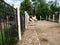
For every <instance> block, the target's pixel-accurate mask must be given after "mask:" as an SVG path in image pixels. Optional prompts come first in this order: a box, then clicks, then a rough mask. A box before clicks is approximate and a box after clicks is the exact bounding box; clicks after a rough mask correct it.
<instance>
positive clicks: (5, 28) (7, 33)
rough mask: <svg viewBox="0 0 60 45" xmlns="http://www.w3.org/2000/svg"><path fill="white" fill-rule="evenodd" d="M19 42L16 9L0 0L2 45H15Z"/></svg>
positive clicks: (0, 40)
mask: <svg viewBox="0 0 60 45" xmlns="http://www.w3.org/2000/svg"><path fill="white" fill-rule="evenodd" d="M17 40H18V26H17V15H16V9H14V8H13V7H12V6H10V5H9V4H7V3H5V2H4V1H2V0H0V45H15V43H16V42H17Z"/></svg>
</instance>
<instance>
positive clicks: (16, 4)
mask: <svg viewBox="0 0 60 45" xmlns="http://www.w3.org/2000/svg"><path fill="white" fill-rule="evenodd" d="M14 8H16V9H17V18H18V32H19V33H18V34H19V40H21V25H20V3H15V4H14Z"/></svg>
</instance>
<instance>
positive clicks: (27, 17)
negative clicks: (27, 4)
mask: <svg viewBox="0 0 60 45" xmlns="http://www.w3.org/2000/svg"><path fill="white" fill-rule="evenodd" d="M28 22H29V15H28V13H27V12H26V11H25V29H27V26H28Z"/></svg>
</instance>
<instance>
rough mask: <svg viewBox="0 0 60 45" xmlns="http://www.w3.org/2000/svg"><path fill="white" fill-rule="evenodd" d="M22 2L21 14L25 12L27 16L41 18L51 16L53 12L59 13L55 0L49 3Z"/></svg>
mask: <svg viewBox="0 0 60 45" xmlns="http://www.w3.org/2000/svg"><path fill="white" fill-rule="evenodd" d="M31 1H32V2H33V3H32V2H30V0H24V1H23V2H22V3H21V9H20V10H21V13H24V11H27V12H28V13H29V14H32V13H33V15H36V16H37V17H39V18H40V15H41V16H46V15H52V14H54V13H55V12H60V6H59V5H58V2H57V0H55V1H49V2H48V3H46V0H31Z"/></svg>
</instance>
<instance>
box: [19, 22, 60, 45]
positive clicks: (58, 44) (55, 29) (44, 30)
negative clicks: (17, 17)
mask: <svg viewBox="0 0 60 45" xmlns="http://www.w3.org/2000/svg"><path fill="white" fill-rule="evenodd" d="M20 44H21V45H60V24H58V23H54V22H47V21H38V22H37V23H35V24H33V25H32V24H30V25H28V29H27V30H26V31H25V32H24V34H23V36H22V42H21V43H20ZM20 44H19V45H20Z"/></svg>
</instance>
